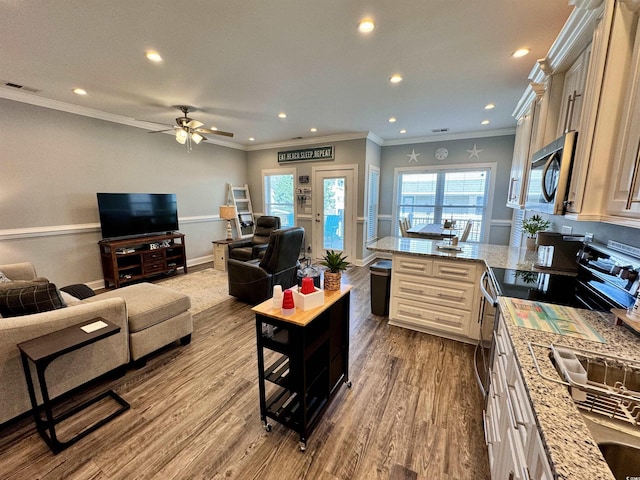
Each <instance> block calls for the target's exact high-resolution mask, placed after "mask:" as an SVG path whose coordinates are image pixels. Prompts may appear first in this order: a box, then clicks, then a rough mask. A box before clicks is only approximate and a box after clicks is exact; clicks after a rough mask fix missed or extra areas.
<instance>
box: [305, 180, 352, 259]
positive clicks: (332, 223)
mask: <svg viewBox="0 0 640 480" xmlns="http://www.w3.org/2000/svg"><path fill="white" fill-rule="evenodd" d="M313 178H314V194H313V198H314V201H313V226H312V229H313V242H312V244H313V246H312V248H313V257H314V258H321V257H323V256H324V255H325V254H326V252H327V250H335V251H338V252H342V253H343V254H344V255H346V256H347V257H348V258H349V260H350V261H353V260H354V253H355V252H354V251H353V249H354V248H355V247H354V242H353V240H354V234H355V228H356V223H355V200H354V199H355V197H354V193H355V173H354V170H353V168H349V169H344V170H321V169H314V175H313Z"/></svg>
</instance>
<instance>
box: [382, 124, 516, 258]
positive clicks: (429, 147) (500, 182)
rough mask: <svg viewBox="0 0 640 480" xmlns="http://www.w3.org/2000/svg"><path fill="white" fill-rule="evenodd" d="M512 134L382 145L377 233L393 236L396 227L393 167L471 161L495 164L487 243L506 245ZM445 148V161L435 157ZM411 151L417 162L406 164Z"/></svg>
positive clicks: (507, 238) (508, 220) (507, 240)
mask: <svg viewBox="0 0 640 480" xmlns="http://www.w3.org/2000/svg"><path fill="white" fill-rule="evenodd" d="M514 139H515V136H514V135H503V136H497V137H484V138H470V139H465V140H444V141H433V142H429V143H415V144H406V145H397V146H385V147H382V162H381V169H380V212H379V213H380V215H381V216H383V217H382V218H381V219H380V222H379V225H378V236H379V237H384V236H387V235H395V232H396V226H395V224H392V219H391V215H392V214H393V211H392V209H393V203H394V198H393V182H394V169H395V168H397V167H411V166H433V165H436V166H447V165H460V164H473V163H494V162H495V163H496V164H497V169H496V170H497V171H496V182H495V191H494V196H493V206H492V214H491V215H492V218H491V220H492V225H491V234H490V236H489V238H488V243H494V244H501V245H507V244H508V243H509V233H510V231H511V226H510V222H511V215H512V211H511V209H510V208H507V206H506V203H507V192H508V187H509V177H510V173H511V162H512V158H513V144H514ZM474 144H475V145H476V148H477V149H478V150H482V151H481V152H479V153H478V158H475V157H474V158H471V159H470V158H469V155H470V154H469V152H467V150H472V149H473V146H474ZM440 147H445V148H447V149H448V150H449V156H448V157H447V158H446V159H445V160H442V161H441V160H436V158H435V151H436V150H437V149H438V148H440ZM412 150H415V152H416V153H419V154H420V155H419V156H418V157H417V158H418V162H417V163H416V162H411V163H408V160H409V157H408V156H407V155H408V154H410V153H411V151H412Z"/></svg>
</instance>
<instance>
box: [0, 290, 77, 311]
mask: <svg viewBox="0 0 640 480" xmlns="http://www.w3.org/2000/svg"><path fill="white" fill-rule="evenodd" d="M12 283H14V282H12ZM27 283H28V282H27ZM65 306H66V305H65V303H64V301H63V300H62V297H61V296H60V293H59V292H58V289H57V288H56V286H55V285H54V284H53V283H41V284H36V285H30V286H22V287H18V288H7V289H1V290H0V315H2V316H3V317H18V316H21V315H28V314H31V313H40V312H48V311H49V310H56V309H58V308H62V307H65Z"/></svg>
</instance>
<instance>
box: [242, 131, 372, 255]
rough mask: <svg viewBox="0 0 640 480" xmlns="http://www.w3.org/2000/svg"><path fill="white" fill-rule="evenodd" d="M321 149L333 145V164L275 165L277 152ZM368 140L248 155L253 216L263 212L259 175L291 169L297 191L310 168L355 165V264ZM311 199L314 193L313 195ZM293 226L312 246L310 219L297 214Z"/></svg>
mask: <svg viewBox="0 0 640 480" xmlns="http://www.w3.org/2000/svg"><path fill="white" fill-rule="evenodd" d="M320 145H333V146H334V157H335V160H331V161H320V162H315V161H314V162H291V163H285V164H282V165H279V164H278V155H277V154H278V152H279V151H285V150H295V149H299V148H300V149H302V148H308V147H313V146H320ZM366 145H367V140H366V139H365V138H362V139H356V140H345V141H336V142H331V141H328V142H321V143H317V142H316V143H309V144H304V145H300V146H296V147H283V148H270V149H265V150H255V151H250V152H249V153H248V159H249V161H248V166H249V171H248V173H247V179H248V180H247V183H248V185H249V191H250V192H251V203H252V204H253V209H254V211H256V212H261V213H262V212H264V201H263V198H264V192H263V185H262V171H263V170H272V169H278V168H283V169H284V168H287V169H289V168H294V169H295V170H296V174H295V183H296V188H297V186H298V185H297V181H298V176H300V175H309V178H311V171H312V168H313V167H320V166H331V165H357V166H358V178H357V188H358V204H357V207H356V217H358V219H359V220H358V222H357V233H356V239H357V240H356V241H357V248H356V252H355V256H356V261H357V260H361V259H362V221H361V220H360V219H361V218H362V216H363V213H362V212H363V209H364V184H365V174H366V169H365V158H366V149H367V147H366ZM311 182H312V183H310V184H309V186H311V187H313V179H311ZM312 195H313V193H312ZM296 224H297V225H299V226H301V227H304V229H305V249H306V247H308V246H309V245H311V242H312V232H311V217H310V216H308V215H301V214H300V212H298V217H297V219H296Z"/></svg>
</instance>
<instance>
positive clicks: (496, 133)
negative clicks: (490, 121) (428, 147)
mask: <svg viewBox="0 0 640 480" xmlns="http://www.w3.org/2000/svg"><path fill="white" fill-rule="evenodd" d="M515 133H516V129H515V127H514V128H502V129H498V130H484V131H482V132H463V133H447V134H444V135H434V136H429V137H414V138H403V139H402V140H389V141H385V142H384V144H383V145H382V146H384V147H387V146H394V145H411V144H412V143H435V142H443V141H449V140H466V139H469V138H488V137H502V136H504V135H514V134H515Z"/></svg>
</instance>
